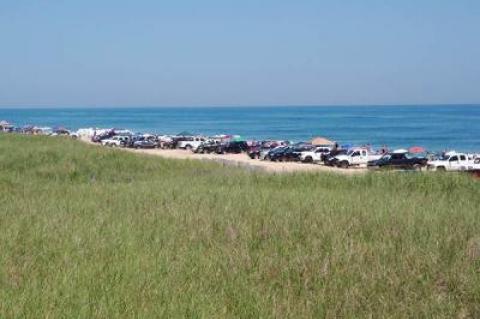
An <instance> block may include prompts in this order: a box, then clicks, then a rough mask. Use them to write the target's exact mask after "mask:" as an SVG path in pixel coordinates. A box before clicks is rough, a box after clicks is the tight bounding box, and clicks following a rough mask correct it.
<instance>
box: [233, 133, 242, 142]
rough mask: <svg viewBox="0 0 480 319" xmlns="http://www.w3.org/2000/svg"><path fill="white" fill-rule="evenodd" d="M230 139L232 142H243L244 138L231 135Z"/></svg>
mask: <svg viewBox="0 0 480 319" xmlns="http://www.w3.org/2000/svg"><path fill="white" fill-rule="evenodd" d="M231 141H233V142H244V141H245V139H244V138H242V137H241V136H240V135H235V136H233V137H232V139H231Z"/></svg>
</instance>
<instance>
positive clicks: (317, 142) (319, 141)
mask: <svg viewBox="0 0 480 319" xmlns="http://www.w3.org/2000/svg"><path fill="white" fill-rule="evenodd" d="M310 143H311V144H312V145H333V144H335V142H333V141H330V140H329V139H327V138H325V137H321V136H318V137H315V138H314V139H312V141H311V142H310Z"/></svg>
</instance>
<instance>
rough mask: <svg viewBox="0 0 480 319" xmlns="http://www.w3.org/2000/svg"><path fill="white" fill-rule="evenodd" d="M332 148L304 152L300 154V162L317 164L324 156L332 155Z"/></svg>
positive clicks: (324, 147) (322, 147) (320, 147)
mask: <svg viewBox="0 0 480 319" xmlns="http://www.w3.org/2000/svg"><path fill="white" fill-rule="evenodd" d="M331 150H332V147H330V146H319V147H316V148H315V149H313V150H310V151H304V152H301V153H300V161H302V162H304V163H317V162H320V161H321V160H322V156H323V155H326V154H328V153H330V152H331Z"/></svg>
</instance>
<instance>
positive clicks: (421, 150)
mask: <svg viewBox="0 0 480 319" xmlns="http://www.w3.org/2000/svg"><path fill="white" fill-rule="evenodd" d="M408 151H409V152H410V153H413V154H417V153H425V149H424V148H423V147H421V146H412V147H410V148H409V149H408Z"/></svg>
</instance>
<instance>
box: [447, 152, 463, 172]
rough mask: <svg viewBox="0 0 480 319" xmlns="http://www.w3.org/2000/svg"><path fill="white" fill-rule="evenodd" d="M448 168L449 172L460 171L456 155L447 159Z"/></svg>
mask: <svg viewBox="0 0 480 319" xmlns="http://www.w3.org/2000/svg"><path fill="white" fill-rule="evenodd" d="M448 166H449V167H450V169H451V170H460V161H459V158H458V156H457V155H453V156H451V157H450V158H449V160H448Z"/></svg>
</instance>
